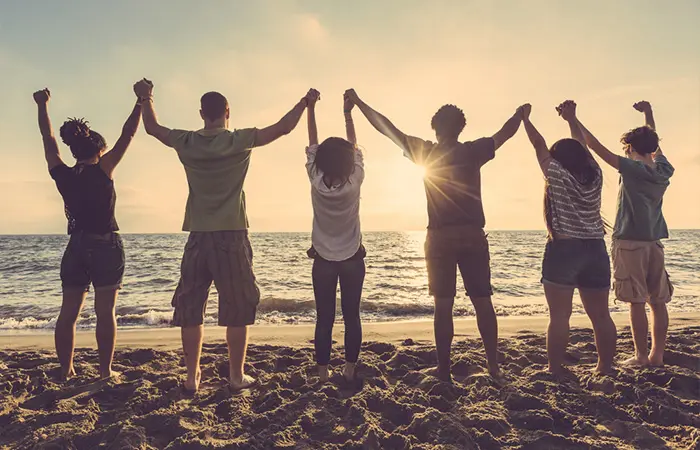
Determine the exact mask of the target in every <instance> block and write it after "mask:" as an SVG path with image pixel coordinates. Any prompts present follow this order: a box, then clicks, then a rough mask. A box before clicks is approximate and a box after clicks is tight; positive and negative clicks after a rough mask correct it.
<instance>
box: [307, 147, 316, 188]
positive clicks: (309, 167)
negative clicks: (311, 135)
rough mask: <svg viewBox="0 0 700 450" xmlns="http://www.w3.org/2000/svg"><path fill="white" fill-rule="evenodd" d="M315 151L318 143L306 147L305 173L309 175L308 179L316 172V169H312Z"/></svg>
mask: <svg viewBox="0 0 700 450" xmlns="http://www.w3.org/2000/svg"><path fill="white" fill-rule="evenodd" d="M316 151H318V145H316V144H314V145H309V146H308V147H306V173H307V174H308V175H309V179H311V178H313V176H314V173H315V172H316V169H314V162H315V161H316Z"/></svg>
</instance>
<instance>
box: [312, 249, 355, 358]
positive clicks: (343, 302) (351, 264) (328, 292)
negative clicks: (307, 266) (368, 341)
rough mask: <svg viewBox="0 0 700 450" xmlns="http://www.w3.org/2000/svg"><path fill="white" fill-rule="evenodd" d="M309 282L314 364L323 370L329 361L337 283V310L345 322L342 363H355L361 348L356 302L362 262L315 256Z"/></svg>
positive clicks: (353, 259) (351, 259)
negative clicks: (313, 306)
mask: <svg viewBox="0 0 700 450" xmlns="http://www.w3.org/2000/svg"><path fill="white" fill-rule="evenodd" d="M312 278H313V283H314V297H315V299H316V333H315V343H314V345H315V347H316V362H317V363H318V364H319V365H322V366H325V365H328V362H329V361H330V359H331V344H332V342H333V322H335V300H336V290H337V287H338V280H340V306H341V309H342V311H343V322H345V360H346V361H347V362H351V363H354V362H357V358H358V357H359V356H360V346H361V345H362V324H361V323H360V299H361V297H362V284H363V283H364V281H365V261H364V259H362V258H357V257H353V258H350V259H348V260H345V261H327V260H325V259H323V258H320V257H318V256H317V257H316V258H315V259H314V267H313V271H312Z"/></svg>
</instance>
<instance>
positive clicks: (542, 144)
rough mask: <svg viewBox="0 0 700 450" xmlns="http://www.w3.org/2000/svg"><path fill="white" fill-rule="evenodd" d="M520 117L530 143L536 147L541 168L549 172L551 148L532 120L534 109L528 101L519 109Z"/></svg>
mask: <svg viewBox="0 0 700 450" xmlns="http://www.w3.org/2000/svg"><path fill="white" fill-rule="evenodd" d="M518 110H519V113H520V114H519V115H520V119H521V120H522V122H523V125H524V126H525V132H526V133H527V137H528V139H530V143H531V144H532V146H533V147H534V148H535V154H536V155H537V162H538V163H539V164H540V169H542V173H547V168H548V167H549V161H550V160H551V159H552V156H551V155H550V154H549V149H548V148H547V142H546V141H545V140H544V137H542V135H541V134H540V132H539V131H537V128H535V126H534V125H533V124H532V122H530V112H531V111H532V106H531V105H530V104H529V103H528V104H525V105H523V106H521V107H520V108H519V109H518Z"/></svg>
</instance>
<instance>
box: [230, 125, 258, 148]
mask: <svg viewBox="0 0 700 450" xmlns="http://www.w3.org/2000/svg"><path fill="white" fill-rule="evenodd" d="M257 136H258V129H257V128H243V129H240V130H235V131H234V132H233V135H232V139H233V148H234V149H235V150H236V151H237V152H244V151H246V150H250V149H252V148H253V147H255V139H256V138H257Z"/></svg>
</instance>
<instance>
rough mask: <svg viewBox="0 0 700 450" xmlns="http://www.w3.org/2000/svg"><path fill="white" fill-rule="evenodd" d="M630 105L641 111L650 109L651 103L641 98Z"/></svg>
mask: <svg viewBox="0 0 700 450" xmlns="http://www.w3.org/2000/svg"><path fill="white" fill-rule="evenodd" d="M632 107H633V108H634V109H636V110H637V111H639V112H643V113H645V112H649V111H651V103H649V102H647V101H645V100H642V101H641V102H637V103H635V104H634V105H632Z"/></svg>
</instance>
